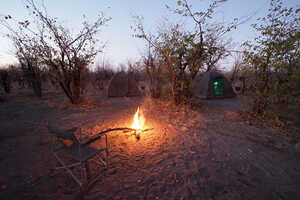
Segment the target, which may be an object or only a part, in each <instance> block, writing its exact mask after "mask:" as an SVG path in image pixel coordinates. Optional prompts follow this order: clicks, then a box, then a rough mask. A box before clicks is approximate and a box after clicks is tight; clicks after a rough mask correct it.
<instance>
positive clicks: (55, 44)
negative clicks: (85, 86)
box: [6, 0, 110, 104]
mask: <svg viewBox="0 0 300 200" xmlns="http://www.w3.org/2000/svg"><path fill="white" fill-rule="evenodd" d="M26 4H27V5H26V8H27V9H28V11H29V13H33V14H31V16H32V21H29V20H24V21H22V22H19V23H18V24H19V29H22V31H23V32H24V31H26V34H24V36H25V39H26V41H29V42H28V43H27V45H28V46H26V50H27V51H29V50H30V49H34V55H35V56H36V58H37V59H38V63H40V64H41V65H45V66H47V67H48V68H50V69H51V70H50V71H51V72H53V73H52V74H50V75H51V76H52V80H55V81H56V82H57V83H58V84H59V85H60V87H61V88H62V90H63V91H64V93H65V94H66V96H67V97H68V99H69V100H70V101H71V103H72V104H78V103H79V102H80V94H81V81H82V75H83V72H84V70H85V69H86V68H87V66H88V65H89V64H90V63H91V62H92V61H93V59H94V58H95V56H96V55H97V54H98V53H99V52H101V51H102V49H103V47H104V46H101V47H99V48H96V43H97V42H98V40H97V38H96V37H97V34H98V33H99V31H100V28H101V27H102V26H103V25H105V24H106V23H107V22H108V21H109V20H110V18H106V17H104V15H103V13H101V14H100V15H99V16H98V18H97V19H96V21H95V22H94V23H91V24H90V23H89V22H88V21H87V19H86V17H84V21H83V23H82V27H81V29H80V31H79V32H78V33H77V34H73V33H72V32H71V31H70V30H69V29H68V28H66V27H65V26H64V25H63V24H60V23H58V22H57V19H56V18H53V17H50V16H49V15H48V14H47V11H46V9H45V6H44V5H43V6H41V7H39V6H37V5H36V4H35V2H34V0H26ZM6 19H11V17H10V16H9V17H8V16H6ZM32 24H34V25H35V27H33V26H32ZM8 27H9V28H10V30H13V28H12V27H13V26H8ZM17 39H22V38H18V36H17Z"/></svg>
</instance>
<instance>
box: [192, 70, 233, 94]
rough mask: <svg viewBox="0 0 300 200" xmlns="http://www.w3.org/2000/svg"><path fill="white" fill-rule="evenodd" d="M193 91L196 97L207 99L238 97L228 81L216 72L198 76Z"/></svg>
mask: <svg viewBox="0 0 300 200" xmlns="http://www.w3.org/2000/svg"><path fill="white" fill-rule="evenodd" d="M192 91H193V94H194V95H195V96H197V97H200V98H205V99H217V98H231V97H235V96H236V94H235V93H234V92H233V89H232V87H231V84H230V82H229V81H228V79H227V78H226V77H225V76H224V75H223V74H221V73H219V72H216V71H211V72H206V73H204V74H202V75H199V76H197V77H196V79H195V81H194V85H193V90H192Z"/></svg>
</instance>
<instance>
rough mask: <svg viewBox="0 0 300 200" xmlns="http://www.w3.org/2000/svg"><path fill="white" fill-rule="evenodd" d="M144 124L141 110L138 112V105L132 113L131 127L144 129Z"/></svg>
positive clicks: (139, 129) (138, 129)
mask: <svg viewBox="0 0 300 200" xmlns="http://www.w3.org/2000/svg"><path fill="white" fill-rule="evenodd" d="M144 124H145V118H144V115H143V113H142V112H140V108H139V107H138V108H137V111H136V113H135V114H134V117H133V123H132V126H131V128H132V129H135V130H137V131H141V130H143V129H144Z"/></svg>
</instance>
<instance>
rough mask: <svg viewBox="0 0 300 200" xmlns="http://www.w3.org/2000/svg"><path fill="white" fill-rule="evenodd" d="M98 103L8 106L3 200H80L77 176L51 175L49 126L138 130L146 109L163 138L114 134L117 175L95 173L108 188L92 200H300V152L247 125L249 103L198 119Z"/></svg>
mask: <svg viewBox="0 0 300 200" xmlns="http://www.w3.org/2000/svg"><path fill="white" fill-rule="evenodd" d="M50 96H51V98H50ZM89 98H90V99H92V100H93V102H94V104H93V106H88V105H87V106H81V107H74V106H70V105H69V104H68V103H67V102H66V100H62V97H61V96H59V95H54V97H53V95H49V96H46V97H44V98H43V99H42V100H38V99H35V98H33V97H31V96H28V97H26V98H25V97H23V96H22V97H20V96H13V97H8V99H7V101H5V102H3V103H0V132H1V134H0V146H1V148H0V172H1V175H0V186H1V190H0V199H25V200H26V199H74V198H75V197H76V195H77V193H78V186H77V185H76V183H75V182H74V181H73V180H72V179H71V178H70V177H69V175H68V174H66V173H64V171H57V172H56V173H51V172H50V169H51V168H53V167H54V166H55V165H56V164H57V163H56V161H55V159H54V157H53V156H52V155H51V153H50V148H49V146H50V144H51V135H50V134H49V132H48V130H47V129H45V128H44V127H43V126H41V125H40V124H41V123H44V122H50V123H52V124H54V125H56V126H59V127H61V128H63V129H67V128H72V127H74V126H77V127H78V126H79V127H81V128H82V130H83V132H84V133H85V134H90V135H95V134H97V132H99V131H101V130H105V129H107V128H113V127H128V126H130V125H131V123H132V118H133V114H134V112H135V111H136V109H137V106H141V108H142V109H143V111H144V114H145V116H146V119H147V121H146V126H147V127H148V128H153V130H151V131H149V132H147V133H143V134H141V137H140V139H139V140H137V139H136V137H135V136H134V135H131V134H130V133H123V132H111V133H109V134H108V139H109V149H110V159H109V161H110V163H109V168H108V169H107V170H105V169H104V168H101V167H100V168H98V167H96V166H95V165H93V164H91V167H92V173H94V174H100V179H99V180H98V181H97V182H96V183H95V184H94V186H93V187H92V188H91V190H90V191H89V192H88V194H87V195H86V196H85V199H95V200H96V199H151V200H152V199H189V200H191V199H215V200H219V199H278V200H279V199H280V200H281V199H288V200H290V199H300V190H299V188H300V154H299V152H297V151H294V150H293V147H292V146H291V145H289V144H288V143H284V142H282V140H280V139H277V135H278V134H276V131H277V130H274V129H270V128H268V127H258V126H253V125H250V124H248V123H246V122H245V121H244V120H242V119H241V118H240V117H239V114H238V112H237V111H238V110H239V109H240V108H241V107H240V106H236V105H239V104H237V103H236V102H235V101H238V102H240V100H239V99H232V100H224V101H221V100H219V101H215V103H214V102H213V101H210V102H206V101H204V105H203V106H202V107H199V108H193V109H189V108H176V107H174V106H173V105H172V104H171V103H168V102H162V101H157V102H153V101H151V100H149V99H143V98H112V99H108V98H104V97H101V96H99V95H90V96H89ZM240 105H241V104H240Z"/></svg>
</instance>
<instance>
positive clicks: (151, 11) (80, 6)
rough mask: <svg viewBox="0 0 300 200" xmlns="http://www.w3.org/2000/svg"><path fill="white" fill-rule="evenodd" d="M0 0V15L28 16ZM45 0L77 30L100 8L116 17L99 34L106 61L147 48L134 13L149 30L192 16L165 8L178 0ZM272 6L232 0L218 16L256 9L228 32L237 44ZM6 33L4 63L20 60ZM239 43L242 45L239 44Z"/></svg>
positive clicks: (0, 42) (198, 1)
mask: <svg viewBox="0 0 300 200" xmlns="http://www.w3.org/2000/svg"><path fill="white" fill-rule="evenodd" d="M0 1H1V4H0V5H1V6H0V17H3V15H6V14H10V15H11V16H13V17H15V18H17V19H24V16H27V11H26V9H25V8H24V1H23V0H0ZM36 1H37V2H38V1H39V0H36ZM44 2H45V5H46V7H47V10H48V14H49V15H51V16H55V17H58V19H59V21H60V22H63V23H64V24H66V25H67V27H68V28H70V29H71V30H74V31H76V28H77V27H79V26H80V24H81V22H82V15H83V14H85V15H86V16H87V17H88V19H90V21H93V19H95V16H97V14H98V13H99V12H100V11H103V12H104V13H105V15H106V16H108V17H112V20H111V21H110V22H109V23H108V24H107V26H105V27H103V29H102V31H101V33H100V34H99V39H100V41H103V42H106V43H107V46H106V48H105V49H104V53H102V54H99V55H98V56H97V58H96V60H95V62H102V60H103V58H104V59H105V60H109V61H110V62H111V63H112V64H115V65H117V64H119V63H126V62H127V60H132V61H134V60H137V59H138V58H139V57H140V55H141V53H142V52H143V49H144V46H145V43H144V42H143V41H142V40H141V39H137V38H133V37H132V34H133V31H132V30H131V28H130V26H131V25H132V24H133V18H132V16H133V15H142V16H143V17H144V22H145V27H146V29H147V30H155V26H156V25H157V24H159V22H160V21H161V20H162V19H163V18H167V19H168V20H169V21H171V22H174V23H176V22H184V23H187V24H188V23H189V21H188V20H183V19H182V17H179V16H178V15H175V14H172V13H171V12H170V11H169V10H167V9H166V8H165V5H166V4H168V5H169V6H170V7H173V8H175V7H176V2H177V0H151V1H149V0H148V1H147V0H127V1H126V0H44ZM189 2H190V4H192V5H193V9H194V10H199V9H203V8H206V7H207V5H208V2H209V0H189ZM286 3H287V4H286V5H288V6H293V7H296V6H297V7H299V5H300V2H299V1H298V0H286ZM268 7H269V0H229V1H228V2H227V3H226V4H224V5H223V6H222V7H219V8H218V9H217V15H216V17H217V18H218V19H217V20H221V21H223V20H224V21H225V22H230V21H232V20H233V18H235V17H238V18H239V17H243V16H246V15H251V14H253V13H256V14H255V16H254V17H253V18H252V19H251V20H249V21H248V22H247V23H244V24H242V25H241V26H239V28H238V29H237V30H236V31H233V32H231V33H230V34H229V35H228V37H232V39H233V41H234V42H235V43H236V44H240V43H242V42H243V41H245V40H247V39H251V38H253V37H254V36H255V33H254V32H253V30H252V28H251V27H250V24H252V23H255V21H256V19H257V18H258V17H259V16H263V15H265V14H266V12H267V9H268ZM5 33H6V30H5V28H4V27H2V26H0V65H4V64H10V63H14V62H16V59H15V58H14V56H13V54H14V50H13V47H12V45H11V43H10V42H9V41H8V40H7V38H5V37H4V36H3V34H5ZM236 46H237V47H236V48H238V45H236ZM229 62H230V61H229ZM227 65H230V63H227Z"/></svg>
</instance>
